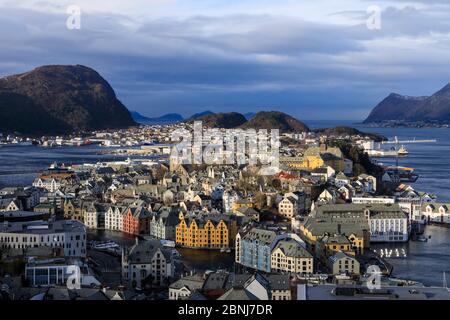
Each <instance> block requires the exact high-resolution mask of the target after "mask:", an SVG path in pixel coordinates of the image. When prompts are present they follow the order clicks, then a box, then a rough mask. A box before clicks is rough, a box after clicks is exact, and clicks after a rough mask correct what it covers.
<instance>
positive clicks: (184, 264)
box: [0, 123, 450, 300]
mask: <svg viewBox="0 0 450 320" xmlns="http://www.w3.org/2000/svg"><path fill="white" fill-rule="evenodd" d="M180 129H183V130H186V131H189V132H191V131H192V130H194V128H193V125H192V124H191V123H178V124H168V125H152V126H144V125H141V126H139V127H133V128H130V129H123V130H115V131H112V130H109V131H97V132H92V133H91V134H85V135H79V136H75V135H74V136H66V137H42V138H40V139H36V138H33V139H31V138H24V137H17V136H12V135H9V136H6V135H5V136H2V137H1V141H2V144H3V145H6V144H19V145H23V144H34V145H36V148H53V147H57V146H62V145H65V146H71V147H73V148H84V146H87V145H92V144H95V145H98V146H99V147H100V148H102V149H101V150H104V151H102V152H101V153H102V154H115V155H121V156H123V157H124V158H125V159H124V160H120V161H100V162H96V163H71V164H68V163H56V162H55V163H53V164H49V167H48V168H47V169H46V170H43V171H42V172H40V173H39V174H38V175H37V176H36V178H35V179H34V181H33V182H32V184H31V185H29V186H15V187H5V188H3V189H1V190H0V223H1V224H0V254H1V259H0V291H1V297H3V298H4V299H10V300H24V299H32V300H162V299H169V300H181V299H182V300H308V299H312V300H314V299H328V300H329V299H337V300H339V299H359V298H361V297H372V298H389V299H417V298H421V299H432V298H434V299H449V298H450V294H449V292H448V290H447V289H445V288H438V287H426V286H424V285H422V284H420V283H418V282H415V281H413V280H412V279H399V278H395V277H393V276H392V266H390V265H389V263H388V262H387V261H386V259H384V257H383V256H381V255H379V254H377V253H376V252H375V250H373V248H372V246H374V245H376V244H377V243H397V242H398V243H404V242H408V241H424V242H425V241H427V239H426V238H425V237H424V236H423V235H422V234H423V230H424V228H426V225H427V224H440V225H445V226H446V225H448V224H450V212H449V209H450V204H448V203H440V202H439V201H438V199H437V197H436V196H435V195H432V194H428V193H426V192H423V191H421V190H415V189H414V188H413V186H412V183H413V182H414V181H415V180H417V179H418V178H419V177H418V176H417V175H416V174H415V173H414V172H413V171H414V169H413V168H404V167H400V166H395V167H393V166H382V165H379V164H377V163H376V162H375V161H373V159H371V158H370V157H369V154H368V152H369V153H370V151H371V150H372V148H373V145H374V141H373V140H372V138H371V137H368V136H364V135H362V134H357V135H350V134H345V133H343V134H339V135H337V134H336V135H335V134H331V135H327V134H323V133H318V132H308V133H306V132H296V133H283V134H281V135H280V137H279V140H280V143H279V150H278V153H279V158H278V159H277V166H278V168H277V170H276V172H272V173H270V174H267V172H266V171H264V172H263V171H261V170H260V169H261V166H262V165H263V164H262V163H261V162H262V161H256V162H255V163H250V162H248V163H247V164H245V163H242V162H240V163H236V164H233V163H226V164H224V163H214V162H213V163H195V164H185V163H183V162H182V161H178V160H179V159H178V158H177V156H176V155H177V152H174V150H175V149H176V147H175V146H176V143H175V142H174V141H173V140H172V139H171V137H172V134H173V132H174V131H175V130H180ZM217 132H218V133H220V132H222V133H224V129H217ZM232 133H234V134H236V135H238V134H239V132H232ZM216 134H217V133H216ZM216 134H208V133H207V131H205V134H204V135H202V141H201V142H202V143H201V144H200V148H202V150H203V149H204V148H207V146H208V144H211V143H213V142H212V140H213V138H214V136H216ZM266 134H267V133H266ZM269 135H270V133H269ZM269 139H270V137H269ZM241 142H242V141H241ZM0 147H1V146H0ZM175 151H176V150H175ZM242 156H243V157H244V158H245V159H249V158H250V155H249V154H248V153H247V154H243V155H242ZM264 156H266V155H263V156H262V158H264ZM397 156H398V155H397ZM202 257H205V259H204V261H203V262H202V263H201V265H200V264H198V263H196V261H198V260H202ZM211 257H214V258H211ZM219 262H220V263H219ZM374 270H375V271H374Z"/></svg>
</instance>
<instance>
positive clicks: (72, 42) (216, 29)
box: [0, 0, 450, 118]
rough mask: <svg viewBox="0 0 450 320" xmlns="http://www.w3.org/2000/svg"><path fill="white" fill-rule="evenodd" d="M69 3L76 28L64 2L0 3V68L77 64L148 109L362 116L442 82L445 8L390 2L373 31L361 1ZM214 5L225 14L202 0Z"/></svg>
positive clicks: (448, 38) (447, 42)
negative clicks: (75, 11)
mask: <svg viewBox="0 0 450 320" xmlns="http://www.w3.org/2000/svg"><path fill="white" fill-rule="evenodd" d="M79 2H80V3H81V5H83V6H84V5H86V6H87V7H86V10H85V11H83V14H82V21H81V22H82V24H81V26H82V28H81V30H68V29H67V28H66V27H65V23H66V19H67V14H66V12H65V9H64V6H65V4H66V2H48V1H46V2H43V3H41V4H40V5H39V7H36V6H35V3H33V2H32V1H24V2H21V5H20V6H17V5H15V4H13V3H9V4H8V3H5V2H2V5H3V7H2V10H1V11H0V41H1V42H2V46H3V47H4V48H7V50H2V51H0V61H2V62H1V63H0V74H1V75H7V74H12V73H18V72H23V71H27V70H29V69H31V68H34V67H36V66H38V65H42V64H84V65H88V66H91V67H93V68H94V69H96V70H98V71H99V72H100V73H101V74H102V75H103V76H105V78H106V79H107V80H108V81H110V83H111V84H112V86H113V87H114V88H115V89H116V91H117V94H118V96H119V98H120V99H121V100H122V101H123V102H124V103H125V104H126V105H127V106H128V107H129V108H130V109H136V110H139V111H141V112H142V113H144V114H147V115H158V114H160V113H162V110H169V109H170V110H171V111H174V112H181V113H184V114H186V115H187V114H189V113H192V112H196V111H202V110H203V109H205V108H207V109H213V110H216V111H218V110H238V111H255V110H256V109H259V108H263V109H267V108H274V107H276V108H279V109H280V110H284V111H287V112H290V113H292V114H294V115H297V116H299V117H302V118H305V117H309V118H315V117H316V118H317V117H322V116H329V117H330V116H331V117H333V116H338V117H342V118H355V117H362V116H361V115H364V114H365V113H367V112H368V111H369V109H370V108H371V107H372V106H373V105H375V104H376V103H377V102H378V101H379V100H380V99H381V98H383V97H384V96H385V95H386V94H388V93H389V92H391V91H399V92H400V93H405V94H411V95H414V94H417V95H422V94H430V93H432V92H433V90H435V89H437V88H439V87H440V86H441V84H443V83H447V82H448V81H449V80H450V71H449V70H450V69H449V68H448V67H449V62H448V58H447V55H448V51H449V49H450V33H449V30H450V29H449V21H450V19H449V18H450V13H449V12H448V11H445V10H441V6H440V5H427V6H425V7H416V6H412V5H410V4H408V3H403V4H402V5H397V4H396V3H399V2H394V1H390V2H388V3H386V6H385V7H384V8H383V12H382V29H381V30H368V29H367V28H366V21H365V20H366V19H367V13H366V12H365V8H366V4H367V3H366V1H350V0H347V1H343V2H342V3H343V6H342V8H337V7H336V6H333V5H330V6H329V7H326V10H323V9H322V6H320V5H318V4H316V5H315V7H314V6H313V5H311V4H309V5H308V7H306V9H307V10H306V12H311V11H312V10H313V8H315V9H316V11H317V12H318V13H316V15H315V16H314V19H311V18H307V17H305V13H304V12H301V13H299V14H298V15H294V14H292V12H291V14H284V13H286V12H287V11H289V10H288V9H287V8H293V7H292V6H294V5H293V4H292V3H293V2H289V6H288V5H286V7H283V6H282V5H281V6H280V5H279V6H278V7H277V9H276V10H275V12H276V14H269V13H268V11H269V10H268V8H269V7H270V6H272V7H274V2H273V1H262V2H258V4H257V3H256V2H254V1H242V2H240V4H239V5H238V4H236V3H234V4H235V7H233V6H231V5H230V4H229V2H227V3H225V2H220V1H213V2H202V3H203V4H202V5H200V4H196V5H194V4H192V7H193V8H199V9H200V10H199V12H201V13H202V14H198V13H195V12H192V10H193V9H190V8H191V7H190V6H188V5H186V4H185V5H179V4H178V3H176V2H173V1H168V2H167V1H163V0H161V1H160V0H158V1H156V2H152V3H151V5H149V6H145V5H144V2H143V1H137V2H133V3H132V2H131V1H130V2H127V3H126V4H123V2H120V3H119V1H111V2H110V4H109V5H108V6H106V7H103V6H101V1H89V2H87V1H79ZM214 2H215V3H218V2H220V4H221V5H220V6H219V7H220V8H223V9H224V12H225V13H221V12H219V11H218V10H217V11H214V9H213V8H212V6H211V5H209V6H207V5H205V4H204V3H208V4H211V3H214ZM67 3H69V2H67ZM184 3H186V2H184ZM187 3H191V2H187ZM286 3H287V2H286ZM330 3H331V2H330ZM5 4H8V5H5ZM140 5H141V6H143V7H141V10H140V11H141V14H139V8H140V7H139V6H140ZM116 6H117V7H116ZM295 7H296V8H297V7H298V4H297V2H295ZM42 8H46V9H45V10H44V9H42ZM144 8H145V9H144ZM149 8H153V10H154V11H152V10H149ZM168 8H173V9H174V10H173V14H171V13H167V10H168ZM244 8H247V9H248V8H255V10H254V12H252V13H251V14H250V13H249V12H250V11H249V10H244ZM335 9H340V10H335ZM291 11H292V10H291ZM319 13H320V14H319ZM12 34H14V37H11V35H12Z"/></svg>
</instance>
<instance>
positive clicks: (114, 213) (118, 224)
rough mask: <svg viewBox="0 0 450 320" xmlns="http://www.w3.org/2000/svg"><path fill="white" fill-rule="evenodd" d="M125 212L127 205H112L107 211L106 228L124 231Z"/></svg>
mask: <svg viewBox="0 0 450 320" xmlns="http://www.w3.org/2000/svg"><path fill="white" fill-rule="evenodd" d="M125 212H126V207H124V206H110V207H109V208H108V210H106V212H105V229H106V230H114V231H122V230H123V216H124V214H125Z"/></svg>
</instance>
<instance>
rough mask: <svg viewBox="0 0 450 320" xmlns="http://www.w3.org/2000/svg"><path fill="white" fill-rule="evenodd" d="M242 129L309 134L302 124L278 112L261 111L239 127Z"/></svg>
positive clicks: (306, 127) (305, 126)
mask: <svg viewBox="0 0 450 320" xmlns="http://www.w3.org/2000/svg"><path fill="white" fill-rule="evenodd" d="M241 128H242V129H249V128H251V129H256V130H259V129H267V130H270V129H279V130H280V132H281V133H284V132H309V131H310V130H309V128H308V126H307V125H306V124H304V123H303V122H301V121H299V120H297V119H295V118H294V117H291V116H290V115H288V114H285V113H283V112H279V111H261V112H258V113H257V114H256V115H254V116H253V117H252V118H251V119H250V120H249V121H247V122H246V123H244V124H243V125H241Z"/></svg>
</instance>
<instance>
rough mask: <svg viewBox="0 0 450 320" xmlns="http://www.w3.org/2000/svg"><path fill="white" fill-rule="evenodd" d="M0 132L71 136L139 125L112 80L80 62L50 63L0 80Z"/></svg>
mask: <svg viewBox="0 0 450 320" xmlns="http://www.w3.org/2000/svg"><path fill="white" fill-rule="evenodd" d="M0 118H1V119H3V121H2V123H1V124H0V131H3V132H20V133H24V134H67V133H72V132H83V131H93V130H100V129H121V128H127V127H130V126H133V125H136V123H135V122H134V120H133V119H132V117H131V114H130V112H129V111H128V109H127V108H126V107H125V106H124V105H123V104H122V103H121V102H120V101H119V100H118V99H117V97H116V94H115V92H114V90H113V88H112V87H111V86H110V84H109V83H108V82H107V81H106V80H105V79H104V78H103V77H102V76H101V75H100V74H99V73H98V72H97V71H95V70H94V69H91V68H89V67H86V66H82V65H47V66H41V67H38V68H35V69H33V70H31V71H28V72H25V73H21V74H16V75H10V76H7V77H4V78H1V79H0Z"/></svg>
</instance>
